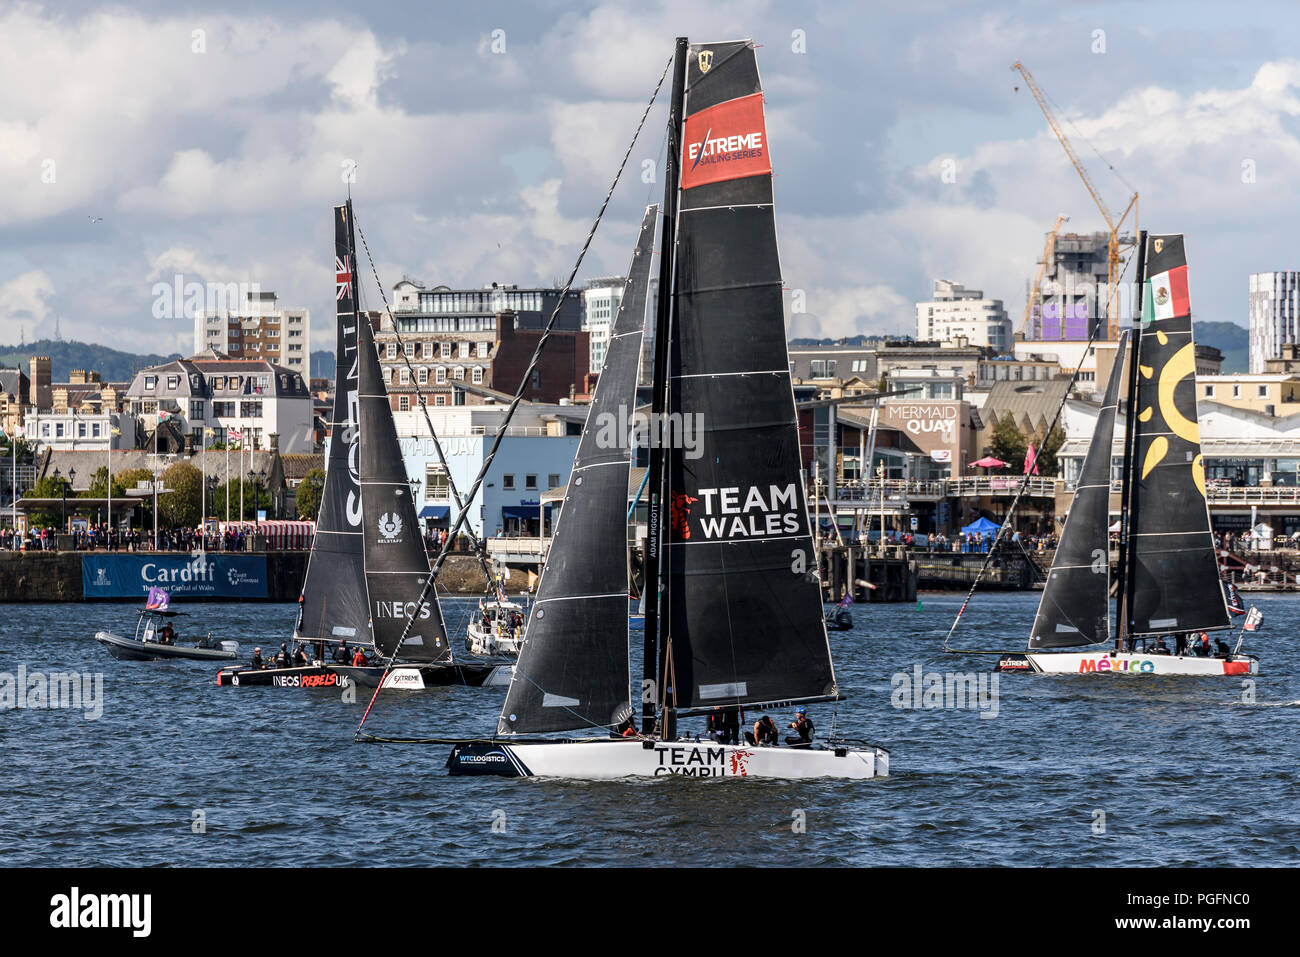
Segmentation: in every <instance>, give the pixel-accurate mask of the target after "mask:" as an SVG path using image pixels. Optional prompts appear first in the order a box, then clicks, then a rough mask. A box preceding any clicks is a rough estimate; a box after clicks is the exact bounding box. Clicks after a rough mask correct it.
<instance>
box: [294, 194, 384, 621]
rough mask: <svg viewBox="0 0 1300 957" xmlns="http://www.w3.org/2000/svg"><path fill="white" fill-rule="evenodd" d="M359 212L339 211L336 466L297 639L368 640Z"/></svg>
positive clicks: (329, 476) (329, 471) (332, 445)
mask: <svg viewBox="0 0 1300 957" xmlns="http://www.w3.org/2000/svg"><path fill="white" fill-rule="evenodd" d="M352 237H353V233H352V204H351V202H350V201H349V203H348V204H347V205H345V206H335V207H334V274H335V275H334V281H335V299H336V300H337V303H338V305H337V315H336V320H335V324H336V331H337V345H336V351H335V356H334V360H335V361H334V366H335V386H334V408H333V411H332V412H331V414H330V438H329V458H328V460H327V462H326V465H325V487H324V489H322V491H321V503H320V511H319V513H318V514H317V516H316V534H315V536H314V537H313V539H312V546H311V554H310V556H308V559H307V574H306V575H305V576H304V577H303V584H302V593H301V595H300V596H299V598H298V601H299V611H298V624H297V626H296V627H295V629H294V637H295V638H304V639H312V638H327V639H334V640H354V639H360V640H362V641H365V640H368V637H369V631H368V627H367V626H368V622H369V620H370V615H369V613H368V611H367V607H366V583H365V575H364V572H363V567H364V566H363V561H362V541H361V486H360V484H359V482H358V479H357V451H358V450H357V309H356V301H357V299H356V280H355V278H354V273H355V270H356V260H355V256H354V255H353V248H354V246H353V238H352Z"/></svg>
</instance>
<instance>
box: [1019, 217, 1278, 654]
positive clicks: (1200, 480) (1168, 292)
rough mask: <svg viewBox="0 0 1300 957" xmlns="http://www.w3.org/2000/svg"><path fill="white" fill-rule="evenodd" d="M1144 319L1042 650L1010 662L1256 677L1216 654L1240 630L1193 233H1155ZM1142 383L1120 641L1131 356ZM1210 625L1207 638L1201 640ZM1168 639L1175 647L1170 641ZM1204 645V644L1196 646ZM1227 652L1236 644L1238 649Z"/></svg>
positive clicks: (1143, 256)
mask: <svg viewBox="0 0 1300 957" xmlns="http://www.w3.org/2000/svg"><path fill="white" fill-rule="evenodd" d="M1140 241H1141V244H1142V245H1141V246H1140V247H1139V253H1138V273H1139V275H1142V276H1143V278H1144V288H1143V289H1142V291H1141V292H1140V293H1139V296H1140V305H1141V316H1142V321H1141V322H1140V323H1139V324H1138V325H1137V327H1136V328H1135V329H1134V331H1133V334H1132V336H1131V340H1132V341H1131V343H1130V342H1127V341H1126V336H1121V339H1120V344H1119V349H1118V352H1117V355H1116V359H1115V365H1114V367H1113V368H1112V371H1111V376H1110V381H1109V382H1108V383H1107V386H1106V393H1105V396H1104V399H1103V401H1102V408H1101V412H1100V414H1099V416H1098V419H1097V429H1096V431H1095V432H1094V433H1093V437H1092V441H1091V443H1090V445H1089V448H1088V452H1087V454H1086V456H1085V458H1084V463H1083V470H1082V472H1081V473H1080V476H1079V483H1078V485H1077V486H1076V488H1075V492H1074V499H1073V501H1072V503H1071V505H1070V511H1069V516H1068V518H1067V520H1066V523H1065V528H1064V529H1063V530H1062V532H1061V540H1060V544H1059V546H1058V547H1057V550H1056V555H1055V556H1054V557H1053V559H1052V568H1051V571H1050V572H1049V573H1048V577H1047V583H1046V586H1045V587H1044V589H1043V595H1042V598H1041V600H1040V601H1039V605H1038V614H1037V615H1036V616H1035V618H1034V625H1033V629H1032V630H1031V632H1030V637H1029V653H1028V654H1025V655H1023V656H1021V655H1012V656H1007V657H1004V658H1003V659H1002V660H1001V661H1000V662H999V670H1003V671H1031V672H1036V673H1043V674H1078V673H1088V674H1093V673H1096V674H1158V675H1244V674H1256V673H1257V672H1258V670H1259V661H1258V659H1256V658H1255V657H1254V656H1252V655H1243V654H1240V653H1239V650H1240V645H1241V642H1240V639H1238V642H1237V647H1236V648H1235V649H1233V650H1231V651H1228V652H1226V653H1220V654H1218V655H1212V654H1210V653H1209V640H1208V633H1209V632H1213V631H1220V630H1224V629H1228V628H1231V627H1232V625H1231V620H1230V618H1229V614H1228V607H1227V604H1226V602H1225V600H1224V590H1223V587H1222V585H1221V583H1220V579H1219V568H1218V558H1217V554H1216V552H1215V547H1214V536H1213V534H1212V532H1211V529H1210V513H1209V507H1208V504H1207V502H1206V498H1205V467H1204V464H1203V461H1202V458H1201V444H1200V429H1199V426H1198V424H1197V418H1196V364H1195V357H1196V346H1195V343H1194V342H1193V339H1192V317H1191V304H1190V299H1189V296H1188V281H1187V259H1186V254H1185V251H1184V246H1183V237H1182V236H1181V235H1168V236H1151V237H1147V235H1146V233H1145V232H1143V233H1142V234H1141V240H1140ZM1126 346H1128V347H1129V348H1128V356H1127V358H1128V391H1127V409H1126V413H1125V431H1124V465H1123V470H1122V482H1121V486H1122V496H1123V508H1122V512H1121V542H1120V546H1121V547H1120V561H1119V566H1118V572H1117V577H1118V587H1117V594H1118V602H1117V609H1116V628H1115V635H1114V637H1115V645H1114V647H1113V648H1111V649H1109V650H1107V649H1105V648H1100V647H1093V648H1092V649H1091V650H1088V651H1070V652H1065V651H1059V650H1056V649H1062V648H1077V647H1082V646H1101V645H1105V644H1106V643H1108V642H1109V641H1110V639H1111V625H1110V593H1111V581H1110V558H1109V556H1110V553H1109V526H1110V517H1109V511H1110V492H1111V480H1110V472H1111V443H1112V441H1113V436H1114V430H1115V418H1116V410H1117V407H1118V404H1119V390H1120V382H1121V379H1123V378H1124V368H1125V366H1124V358H1125V356H1124V353H1125V349H1126ZM1202 634H1205V635H1206V636H1207V637H1206V638H1205V639H1204V640H1203V642H1202V641H1199V640H1196V639H1198V638H1199V636H1201V635H1202ZM1166 638H1168V639H1169V640H1171V641H1172V642H1173V643H1174V647H1173V648H1170V647H1169V646H1168V645H1166V644H1165V639H1166ZM1199 647H1204V648H1205V649H1206V651H1205V652H1204V653H1202V654H1196V653H1194V652H1193V650H1192V649H1195V648H1199ZM1224 647H1225V648H1226V646H1224Z"/></svg>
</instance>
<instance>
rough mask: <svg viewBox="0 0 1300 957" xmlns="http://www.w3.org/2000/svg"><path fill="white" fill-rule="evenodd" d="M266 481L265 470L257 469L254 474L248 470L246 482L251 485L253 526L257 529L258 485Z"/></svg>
mask: <svg viewBox="0 0 1300 957" xmlns="http://www.w3.org/2000/svg"><path fill="white" fill-rule="evenodd" d="M265 480H266V469H259V470H258V471H257V472H256V473H254V472H253V470H252V469H249V470H248V481H249V482H251V483H253V526H254V527H257V526H258V525H259V524H260V523H259V522H258V520H257V503H258V492H259V491H260V489H259V485H260V483H261V482H263V481H265Z"/></svg>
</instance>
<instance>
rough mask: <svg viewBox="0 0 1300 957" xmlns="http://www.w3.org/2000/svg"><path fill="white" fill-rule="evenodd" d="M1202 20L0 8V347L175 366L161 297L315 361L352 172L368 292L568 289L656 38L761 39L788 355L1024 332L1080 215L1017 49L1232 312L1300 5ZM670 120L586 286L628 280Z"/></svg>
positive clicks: (918, 9)
mask: <svg viewBox="0 0 1300 957" xmlns="http://www.w3.org/2000/svg"><path fill="white" fill-rule="evenodd" d="M1217 6H1218V5H1213V4H1208V3H1207V4H1204V5H1203V6H1202V5H1196V4H1189V3H1160V2H1148V3H1143V4H1141V5H1138V4H1134V3H1122V4H1117V3H1089V2H1076V3H1072V4H1068V5H1065V4H1052V5H1044V4H1041V3H1036V2H1035V3H1030V2H1023V3H1020V2H1010V0H1004V2H997V3H980V4H969V3H941V2H933V0H911V2H907V3H898V4H875V3H873V4H866V3H849V2H839V3H829V2H828V3H817V2H809V3H796V2H777V0H720V2H711V3H707V4H705V3H700V2H699V0H680V2H679V0H665V2H651V0H645V2H639V3H636V4H629V3H621V2H612V0H610V2H590V3H581V2H569V3H559V2H546V0H536V2H532V3H524V2H493V3H478V4H466V3H446V4H444V3H437V4H429V3H417V2H409V3H404V4H391V5H389V4H375V3H370V4H364V3H363V4H358V3H335V2H331V0H317V2H313V3H310V4H307V3H302V2H291V3H285V4H276V5H267V4H263V3H253V2H242V0H231V2H226V3H221V2H208V3H201V4H194V3H184V2H180V3H177V2H138V3H114V4H99V3H89V2H76V0H71V2H69V0H65V2H62V3H59V4H57V5H49V6H42V5H40V4H28V3H12V2H0V89H2V90H3V91H4V95H3V97H0V344H9V343H16V342H17V341H18V339H19V336H20V334H22V335H25V337H26V339H27V340H28V341H30V340H32V339H34V338H40V337H45V336H50V335H52V334H53V332H54V328H55V321H56V317H57V318H58V320H59V322H60V328H61V332H62V335H63V337H64V338H65V339H80V340H84V341H90V342H99V343H105V344H110V345H114V346H117V347H119V348H126V349H131V350H137V351H157V352H163V351H169V350H172V349H176V350H181V351H185V352H187V353H188V352H189V351H190V345H191V343H192V331H191V330H192V325H191V323H189V322H188V321H186V320H184V319H183V318H172V319H163V320H159V319H155V318H154V316H153V308H154V300H155V294H154V287H155V284H156V283H158V282H166V283H172V282H174V281H175V279H176V277H178V276H179V277H182V279H183V281H184V282H201V283H225V282H255V283H258V284H259V285H260V287H261V288H262V289H264V290H265V289H270V290H275V291H276V292H278V293H279V294H280V296H281V300H282V303H283V304H284V305H290V306H306V307H308V308H310V310H311V313H312V325H313V337H314V346H315V347H317V348H320V347H328V346H327V345H326V344H327V343H328V342H329V328H330V323H331V321H332V315H333V312H332V310H333V275H332V273H333V260H332V255H333V252H332V236H331V221H330V206H331V205H333V204H334V203H337V202H339V201H341V200H342V199H343V198H344V197H345V196H346V189H347V187H346V186H345V184H344V182H343V171H344V169H345V168H347V167H349V166H355V170H356V173H355V182H354V183H353V185H352V191H353V198H354V202H355V203H356V208H357V217H358V221H359V223H360V225H361V227H362V229H363V230H364V231H365V233H366V235H367V238H368V239H369V241H370V246H371V249H372V251H373V252H374V255H375V259H376V263H377V266H378V271H379V275H380V277H381V279H382V281H383V282H384V284H385V285H386V286H391V285H392V283H394V282H396V281H397V280H398V279H400V278H401V276H402V275H403V274H406V275H409V276H412V277H414V278H417V279H420V280H422V281H425V282H430V283H447V284H449V285H452V286H457V287H459V286H479V285H482V284H484V283H488V282H492V281H503V282H516V283H520V284H533V283H550V282H552V281H553V280H557V279H562V278H563V277H564V276H565V275H567V273H568V271H569V269H570V267H571V265H572V262H573V260H574V257H575V256H576V254H577V251H578V249H579V247H580V245H581V242H582V240H583V238H584V237H585V235H586V232H587V229H588V227H589V225H590V221H591V219H592V217H593V215H594V213H595V211H596V209H597V207H598V205H599V203H600V200H601V197H602V196H603V194H604V191H605V188H606V187H607V185H608V182H609V181H610V179H611V177H612V176H613V173H614V171H615V169H616V167H617V162H618V159H619V158H620V157H621V155H622V152H623V150H624V149H625V148H626V145H627V142H628V140H629V139H630V137H631V134H632V132H633V130H634V129H635V126H636V122H637V120H638V118H639V116H640V113H641V110H642V108H643V106H644V104H645V102H646V101H647V99H648V97H649V94H650V92H651V90H652V89H653V87H654V84H655V81H656V80H657V79H658V77H659V75H660V72H661V71H662V69H663V66H664V64H665V62H666V61H667V58H668V57H669V55H670V54H671V51H672V39H673V37H674V36H676V35H678V34H685V35H689V36H691V37H692V38H696V39H700V40H710V39H715V40H716V39H728V38H733V37H742V36H749V37H753V38H754V39H755V40H756V41H757V42H758V43H760V44H761V45H762V49H761V50H760V51H759V64H760V68H761V69H762V71H763V77H764V86H765V90H766V93H767V104H768V130H769V139H770V142H771V152H772V157H773V162H774V166H775V169H776V172H777V174H778V178H777V180H776V191H777V192H776V197H777V222H778V228H779V235H780V239H781V244H782V265H783V271H784V274H785V278H786V282H787V284H788V285H789V286H790V287H791V288H792V289H800V290H803V291H804V293H805V296H806V302H807V311H806V312H805V313H801V314H797V315H793V316H791V324H792V325H791V331H792V333H793V334H797V335H832V336H839V335H850V334H854V333H858V332H868V333H879V332H889V333H904V332H910V331H912V328H913V310H912V305H911V304H912V303H913V302H914V301H915V300H917V299H921V298H927V297H928V293H929V289H930V281H931V280H932V279H933V278H935V277H944V278H951V279H955V280H957V281H960V282H964V283H966V284H967V285H970V286H977V287H982V288H983V289H985V290H986V292H987V293H988V294H990V295H993V296H996V297H1000V298H1003V299H1005V300H1006V303H1007V307H1008V309H1009V310H1010V311H1011V312H1012V314H1013V316H1014V317H1015V318H1016V319H1017V321H1018V319H1019V313H1020V311H1021V309H1022V308H1023V304H1024V296H1025V286H1026V283H1027V281H1028V279H1029V277H1030V276H1031V275H1032V272H1033V270H1034V263H1035V260H1036V258H1037V256H1038V255H1039V252H1040V250H1041V247H1042V243H1043V235H1044V232H1045V231H1046V230H1047V229H1048V228H1049V227H1050V226H1051V223H1052V220H1053V219H1054V217H1055V216H1056V215H1057V214H1058V213H1062V212H1063V213H1068V214H1069V215H1070V217H1071V222H1070V224H1069V228H1071V229H1078V230H1080V231H1091V230H1094V229H1099V228H1101V226H1102V221H1101V218H1100V215H1099V214H1098V212H1097V211H1096V209H1095V207H1094V206H1093V204H1092V201H1091V200H1090V199H1089V197H1088V195H1087V193H1086V192H1085V190H1084V188H1083V186H1082V185H1081V184H1080V182H1079V180H1078V178H1077V177H1076V176H1075V174H1074V173H1073V171H1072V170H1071V168H1070V167H1069V165H1068V160H1067V159H1066V156H1065V154H1064V152H1063V151H1062V150H1061V147H1060V146H1059V144H1058V143H1057V142H1056V140H1055V139H1054V138H1053V137H1052V135H1051V133H1050V131H1049V129H1048V126H1047V124H1046V122H1045V121H1044V119H1043V117H1042V114H1041V113H1040V112H1039V110H1038V108H1037V107H1036V106H1035V104H1034V101H1033V99H1032V98H1031V97H1030V95H1029V93H1028V92H1027V91H1026V90H1025V89H1024V87H1023V83H1021V82H1020V80H1019V78H1018V76H1016V75H1015V74H1013V73H1012V72H1011V71H1010V70H1009V66H1010V64H1011V63H1012V62H1013V61H1014V60H1016V59H1017V58H1020V59H1022V60H1023V61H1024V62H1025V64H1026V65H1027V66H1028V67H1029V68H1030V69H1031V70H1032V71H1033V73H1034V75H1035V76H1036V78H1037V79H1038V81H1039V83H1040V84H1041V86H1042V87H1043V88H1044V89H1045V90H1046V91H1047V93H1048V95H1049V96H1051V98H1052V99H1053V101H1054V102H1055V104H1056V106H1057V107H1058V108H1059V111H1060V113H1061V115H1062V116H1063V117H1064V118H1065V119H1067V120H1068V121H1069V125H1068V127H1067V131H1068V132H1070V133H1071V135H1074V136H1076V145H1077V148H1078V150H1079V153H1080V155H1081V156H1082V157H1083V158H1084V161H1085V163H1086V164H1087V165H1088V167H1089V169H1090V170H1091V172H1092V175H1093V178H1094V180H1095V181H1096V183H1097V185H1098V186H1099V188H1100V189H1101V191H1102V193H1103V195H1104V198H1105V200H1106V201H1107V203H1108V204H1109V205H1110V207H1111V209H1112V210H1113V211H1116V212H1118V211H1119V210H1122V209H1123V207H1124V206H1125V205H1126V203H1127V198H1128V194H1129V188H1128V186H1127V185H1126V182H1125V181H1127V183H1129V184H1132V186H1133V187H1135V188H1136V189H1137V190H1138V191H1139V192H1140V194H1141V201H1140V212H1141V223H1142V225H1143V226H1145V227H1147V228H1150V229H1152V230H1155V231H1159V232H1185V233H1187V234H1188V247H1187V248H1188V255H1189V261H1190V264H1191V268H1192V297H1193V308H1194V311H1195V312H1196V314H1197V315H1198V316H1199V317H1200V318H1202V319H1215V320H1228V321H1232V322H1237V323H1239V324H1243V325H1244V324H1245V322H1246V288H1247V287H1246V283H1247V275H1248V274H1249V273H1250V272H1252V271H1258V270H1264V269H1293V268H1297V267H1298V266H1300V263H1298V262H1297V256H1296V255H1295V253H1294V250H1295V246H1296V241H1295V239H1294V228H1293V223H1294V221H1295V219H1296V214H1297V211H1300V175H1298V174H1300V117H1298V114H1300V55H1297V54H1295V52H1294V50H1293V49H1291V48H1292V47H1294V43H1293V39H1292V38H1294V37H1295V36H1296V35H1297V31H1298V30H1300V8H1296V7H1295V6H1294V5H1288V4H1273V3H1259V2H1257V3H1253V4H1249V5H1235V6H1233V7H1231V8H1230V10H1227V11H1226V12H1225V10H1224V9H1223V8H1220V9H1216V7H1217ZM1017 85H1019V86H1020V87H1021V89H1020V90H1019V92H1016V90H1015V87H1016V86H1017ZM661 102H662V101H661ZM663 124H664V113H663V110H662V109H661V108H659V107H657V108H656V110H655V111H654V112H653V113H652V115H651V119H650V121H649V122H648V123H647V127H646V131H645V132H644V133H643V135H642V138H641V140H640V142H638V144H637V146H636V148H635V150H634V151H633V161H632V163H631V164H630V166H629V171H628V173H627V174H626V175H625V176H624V180H623V182H622V183H621V184H620V186H619V189H618V192H617V194H616V196H615V200H614V203H613V204H612V206H611V208H610V212H609V214H608V215H607V216H606V219H605V222H604V224H603V225H602V227H601V231H600V233H599V235H598V237H597V240H596V242H595V244H594V246H593V248H592V251H591V253H590V254H589V255H588V258H587V260H586V263H585V264H584V266H583V269H582V272H581V273H580V277H591V276H597V275H603V274H609V273H617V272H621V271H622V270H623V269H624V268H625V266H626V261H627V259H628V257H629V253H630V249H631V246H632V243H633V241H634V239H635V234H636V227H637V225H638V223H639V220H640V211H641V209H642V207H643V206H644V204H645V203H646V202H647V201H650V200H654V199H657V198H658V194H659V191H660V189H661V187H660V186H659V185H658V184H647V183H646V182H644V181H643V175H642V172H643V169H644V165H643V164H644V161H646V160H658V158H659V155H660V152H661V147H662V143H663ZM1094 149H1095V152H1094ZM1108 165H1113V167H1114V168H1115V170H1117V171H1118V173H1119V174H1120V176H1122V179H1121V178H1119V177H1117V176H1116V175H1115V174H1113V173H1111V172H1110V171H1109V170H1108V168H1107V167H1108ZM945 171H949V172H951V173H952V175H948V176H945V175H944V173H945ZM101 217H102V221H99V222H94V221H92V220H93V219H95V218H101ZM371 287H372V288H371V289H370V291H369V293H368V299H369V301H370V302H372V303H373V302H375V300H376V299H377V296H376V294H375V292H374V290H373V283H371Z"/></svg>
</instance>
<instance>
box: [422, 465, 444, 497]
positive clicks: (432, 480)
mask: <svg viewBox="0 0 1300 957" xmlns="http://www.w3.org/2000/svg"><path fill="white" fill-rule="evenodd" d="M450 498H451V489H450V484H449V483H448V481H447V473H446V472H445V471H443V468H442V466H441V465H429V466H427V467H426V468H425V470H424V500H425V501H426V502H446V501H448V500H449V499H450Z"/></svg>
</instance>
